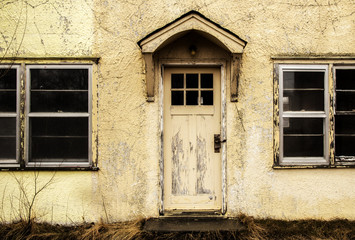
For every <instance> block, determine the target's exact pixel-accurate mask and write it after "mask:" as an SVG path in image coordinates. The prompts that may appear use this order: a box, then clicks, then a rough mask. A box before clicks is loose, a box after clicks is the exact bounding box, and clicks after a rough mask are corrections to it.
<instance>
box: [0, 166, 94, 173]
mask: <svg viewBox="0 0 355 240" xmlns="http://www.w3.org/2000/svg"><path fill="white" fill-rule="evenodd" d="M99 170H100V169H99V168H98V167H24V168H23V167H19V166H18V167H5V166H4V167H3V166H0V171H57V172H59V171H99Z"/></svg>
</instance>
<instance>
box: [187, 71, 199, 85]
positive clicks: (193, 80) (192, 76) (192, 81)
mask: <svg viewBox="0 0 355 240" xmlns="http://www.w3.org/2000/svg"><path fill="white" fill-rule="evenodd" d="M186 88H198V74H197V73H187V74H186Z"/></svg>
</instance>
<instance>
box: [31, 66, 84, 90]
mask: <svg viewBox="0 0 355 240" xmlns="http://www.w3.org/2000/svg"><path fill="white" fill-rule="evenodd" d="M31 89H57V90H88V70H87V69H31Z"/></svg>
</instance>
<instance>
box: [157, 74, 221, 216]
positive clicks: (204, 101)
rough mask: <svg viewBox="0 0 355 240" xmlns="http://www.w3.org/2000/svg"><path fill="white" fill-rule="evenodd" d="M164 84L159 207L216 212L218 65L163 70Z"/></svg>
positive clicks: (218, 198) (218, 182)
mask: <svg viewBox="0 0 355 240" xmlns="http://www.w3.org/2000/svg"><path fill="white" fill-rule="evenodd" d="M163 85H164V103H163V104H164V116H163V118H164V132H163V136H164V137H163V147H164V149H163V152H164V210H166V211H174V210H186V211H204V210H220V209H221V204H222V190H221V185H222V179H221V165H222V164H221V153H220V149H219V148H218V144H217V145H215V135H216V137H217V138H218V135H217V134H220V133H221V81H220V69H219V68H165V69H164V82H163ZM216 146H217V148H216Z"/></svg>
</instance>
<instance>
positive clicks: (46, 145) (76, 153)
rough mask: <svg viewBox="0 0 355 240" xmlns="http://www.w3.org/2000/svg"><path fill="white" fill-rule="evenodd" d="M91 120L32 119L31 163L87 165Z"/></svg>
mask: <svg viewBox="0 0 355 240" xmlns="http://www.w3.org/2000/svg"><path fill="white" fill-rule="evenodd" d="M88 139H89V138H88V118H86V117H68V118H64V117H62V118H61V117H56V118H50V117H39V118H31V119H30V149H31V151H30V161H36V162H38V161H63V162H65V161H73V160H74V161H78V162H81V161H87V159H88Z"/></svg>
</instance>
